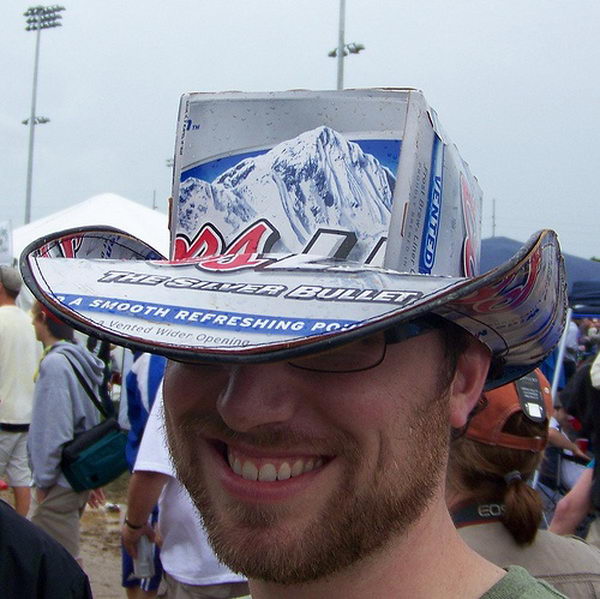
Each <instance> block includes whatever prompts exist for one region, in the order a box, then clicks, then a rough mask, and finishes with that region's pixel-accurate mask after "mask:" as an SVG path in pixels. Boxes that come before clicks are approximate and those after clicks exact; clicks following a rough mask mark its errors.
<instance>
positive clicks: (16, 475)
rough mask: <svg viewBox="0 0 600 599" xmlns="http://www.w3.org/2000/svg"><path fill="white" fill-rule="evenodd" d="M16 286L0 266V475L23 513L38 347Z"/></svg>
mask: <svg viewBox="0 0 600 599" xmlns="http://www.w3.org/2000/svg"><path fill="white" fill-rule="evenodd" d="M20 290H21V277H20V276H19V273H18V272H17V271H16V270H15V269H14V268H11V267H9V266H0V478H3V477H6V479H7V481H8V484H9V486H10V487H12V491H13V493H14V499H15V509H16V511H17V513H18V514H20V515H21V516H26V515H27V512H28V510H29V502H30V492H29V486H30V484H31V472H30V470H29V464H28V462H27V431H28V430H29V423H30V421H31V405H32V402H33V375H34V373H35V370H36V368H37V364H38V359H39V355H40V351H39V347H38V346H39V344H38V343H37V342H36V340H35V334H34V331H33V327H32V326H31V320H30V318H29V316H28V315H27V314H25V312H23V310H21V309H20V308H19V307H17V305H16V299H17V296H18V295H19V291H20Z"/></svg>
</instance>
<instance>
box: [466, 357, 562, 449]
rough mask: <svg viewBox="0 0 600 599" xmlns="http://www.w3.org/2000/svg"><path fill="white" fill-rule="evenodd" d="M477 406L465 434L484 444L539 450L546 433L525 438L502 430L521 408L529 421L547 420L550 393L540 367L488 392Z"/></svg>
mask: <svg viewBox="0 0 600 599" xmlns="http://www.w3.org/2000/svg"><path fill="white" fill-rule="evenodd" d="M479 402H480V403H479V407H480V409H479V410H478V411H477V412H476V413H475V415H474V416H473V417H472V418H471V420H470V422H469V424H468V427H467V431H466V433H465V436H466V437H467V438H469V439H472V440H473V441H478V442H479V443H484V444H486V445H496V446H499V447H507V448H509V449H521V450H524V451H542V450H543V449H544V447H545V446H546V442H547V435H545V436H543V437H542V436H535V437H524V436H521V435H515V434H513V433H507V432H504V430H503V429H504V427H505V425H506V423H507V421H508V419H509V418H510V417H511V416H512V415H513V414H515V413H517V412H519V411H521V412H523V414H524V415H525V416H526V417H527V418H528V419H529V420H531V421H532V422H539V423H543V422H549V421H550V417H551V416H552V393H551V391H550V383H549V382H548V379H546V377H545V376H544V375H543V374H542V373H541V371H540V370H539V369H536V370H534V371H533V372H531V373H529V374H528V375H526V376H524V377H522V378H520V379H517V380H516V381H514V382H512V383H509V384H508V385H503V386H502V387H498V388H497V389H494V390H493V391H488V392H486V393H484V394H483V395H482V396H481V399H480V400H479Z"/></svg>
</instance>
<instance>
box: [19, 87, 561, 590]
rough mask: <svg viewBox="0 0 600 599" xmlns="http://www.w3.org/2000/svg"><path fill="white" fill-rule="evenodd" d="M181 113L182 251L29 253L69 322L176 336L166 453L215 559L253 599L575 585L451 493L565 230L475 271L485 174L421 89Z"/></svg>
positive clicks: (50, 243)
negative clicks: (471, 514)
mask: <svg viewBox="0 0 600 599" xmlns="http://www.w3.org/2000/svg"><path fill="white" fill-rule="evenodd" d="M180 116H181V118H180V126H179V130H178V139H177V142H176V148H177V152H176V166H175V176H174V182H175V184H174V190H173V197H174V198H175V201H173V202H172V214H171V221H170V222H171V228H172V230H171V239H172V250H171V256H170V258H171V260H169V261H167V260H158V261H152V258H153V257H154V256H156V253H154V252H153V251H152V250H151V248H148V247H147V246H145V245H144V244H143V243H141V242H139V241H138V240H135V239H134V238H132V237H131V236H130V235H128V234H125V233H120V234H119V233H118V232H115V231H114V230H112V231H109V230H105V231H102V230H100V229H94V230H87V231H83V232H81V231H69V232H63V233H62V234H57V235H56V236H55V237H54V238H52V239H45V240H44V241H43V242H40V243H39V244H38V247H37V248H36V249H35V250H34V251H33V252H31V253H30V254H29V255H28V256H25V257H24V258H23V261H22V267H23V269H24V273H26V275H27V280H28V281H29V282H30V284H31V285H32V288H33V289H35V291H36V293H38V294H39V296H40V297H43V298H44V301H45V303H47V304H48V305H49V306H51V308H52V310H54V311H56V312H57V313H60V314H61V315H63V316H64V317H65V318H68V319H69V321H70V322H73V323H74V324H76V325H77V326H79V327H80V328H82V329H85V330H90V331H94V332H95V334H98V335H100V336H103V337H105V338H107V339H110V340H113V341H114V342H117V343H118V342H119V340H120V341H121V342H126V343H128V344H129V345H131V346H133V347H140V348H148V349H151V350H152V351H158V352H160V353H162V354H164V355H167V356H168V357H170V358H171V362H170V364H169V366H168V367H167V372H166V375H165V382H164V402H165V422H166V429H167V433H168V440H169V445H170V449H171V454H172V456H173V459H174V462H175V466H176V470H177V474H178V477H179V479H180V480H181V481H182V482H183V484H184V485H185V487H186V488H187V490H188V492H189V493H190V495H191V497H192V499H193V501H194V502H195V504H196V506H197V507H198V508H199V510H200V512H201V513H202V517H203V520H204V525H205V527H206V529H207V531H208V535H209V539H210V541H211V543H212V545H213V547H214V549H215V551H216V553H217V555H218V556H219V558H220V559H221V560H223V561H224V562H225V563H226V564H227V565H228V566H229V567H231V568H232V569H233V570H235V571H239V572H242V573H243V574H245V575H246V576H247V577H248V578H249V582H250V589H251V592H252V596H253V597H254V599H271V598H275V597H277V598H279V597H286V598H288V597H289V598H304V597H344V598H348V599H352V598H354V597H365V596H374V597H400V596H402V597H427V598H438V597H464V598H472V599H475V598H478V597H485V599H492V598H495V597H529V598H533V597H557V596H560V594H558V593H557V592H556V591H554V590H552V589H550V588H549V587H547V586H546V585H545V584H544V583H541V582H537V581H535V580H534V579H532V578H531V577H530V576H529V575H528V574H527V573H526V572H525V571H524V570H521V569H519V568H512V569H510V570H509V571H508V572H506V571H505V570H502V569H501V568H498V567H497V566H494V565H492V564H491V563H489V562H487V561H486V560H484V559H483V558H481V557H480V556H478V555H477V554H476V553H474V552H473V551H472V550H470V549H469V548H468V547H467V546H466V545H465V544H464V543H463V541H462V540H461V539H460V537H459V535H458V533H457V532H456V530H455V528H454V526H453V524H452V520H451V519H450V516H449V514H448V510H447V508H446V506H445V502H444V478H445V467H446V461H447V456H448V443H449V437H450V432H451V429H456V430H459V431H460V430H461V429H462V428H464V426H465V424H466V423H467V421H468V418H469V414H470V413H471V410H472V409H473V408H474V406H475V404H476V403H477V401H478V399H479V397H480V395H481V390H482V387H483V385H484V383H486V379H487V385H488V386H489V387H490V388H491V387H494V386H499V385H501V384H503V383H506V382H509V381H511V380H514V379H516V378H518V377H520V376H522V375H524V374H526V373H527V372H529V371H531V370H532V369H533V368H535V366H537V365H538V364H539V363H540V362H541V361H542V360H543V359H544V357H545V356H546V355H547V354H548V353H549V352H550V351H551V350H552V347H553V346H554V345H555V344H556V342H557V341H558V339H559V336H560V333H561V330H562V324H563V321H564V314H565V287H564V274H563V272H562V267H561V258H560V253H559V250H558V246H557V242H556V237H555V235H554V234H553V233H552V232H542V233H540V234H538V235H537V236H536V237H534V238H532V239H531V240H530V242H529V243H528V244H527V245H526V246H524V248H522V250H521V251H520V252H519V254H518V255H517V256H515V257H514V258H513V259H512V260H511V261H509V262H508V263H506V264H504V265H503V266H502V267H500V268H498V269H496V270H494V271H491V272H488V273H486V274H484V275H482V276H479V277H477V276H475V275H476V274H477V272H478V263H479V222H480V220H479V214H480V200H481V194H480V191H479V187H478V185H477V182H476V180H475V179H474V177H473V176H472V175H471V174H470V172H469V169H468V166H467V165H466V164H465V163H464V162H463V161H462V159H461V158H460V156H459V155H458V152H457V150H456V147H455V146H453V145H452V144H451V143H449V141H448V139H447V138H446V137H445V136H444V134H443V133H442V131H441V128H440V126H439V122H438V118H437V115H436V114H435V113H434V112H433V111H432V110H431V109H429V107H428V106H427V104H426V103H425V101H424V99H423V97H422V95H421V94H420V92H417V91H414V90H348V91H344V92H307V91H293V92H278V93H265V94H258V93H257V94H248V95H245V94H239V93H225V94H189V95H185V96H184V97H183V99H182V102H181V113H180ZM74 247H75V248H76V249H75V251H74V252H73V251H72V249H73V248H74ZM65 248H66V249H67V250H68V252H67V251H65ZM148 259H150V262H148ZM74 272H76V273H77V275H76V276H73V275H72V273H74ZM67 273H71V276H67ZM490 364H491V366H490ZM136 524H139V522H138V523H136Z"/></svg>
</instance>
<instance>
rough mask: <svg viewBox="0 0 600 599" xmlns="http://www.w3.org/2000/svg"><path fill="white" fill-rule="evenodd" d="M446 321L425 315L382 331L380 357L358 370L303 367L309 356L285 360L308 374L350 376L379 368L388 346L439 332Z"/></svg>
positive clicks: (434, 315)
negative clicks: (319, 373)
mask: <svg viewBox="0 0 600 599" xmlns="http://www.w3.org/2000/svg"><path fill="white" fill-rule="evenodd" d="M445 323H446V321H445V320H444V319H443V318H441V317H440V316H437V315H436V314H427V315H425V316H421V317H417V318H414V319H412V320H409V321H407V322H401V323H399V324H396V325H393V326H391V327H389V328H387V329H385V330H384V331H383V335H384V336H383V344H382V351H381V355H380V356H379V357H378V358H377V360H375V361H374V362H372V363H369V364H368V365H366V366H361V367H359V368H348V369H339V370H338V369H335V370H332V369H327V368H315V367H310V366H305V365H303V364H302V363H301V362H302V361H303V360H305V359H306V358H310V357H311V355H310V354H309V355H308V356H302V357H300V358H296V359H292V360H287V363H288V364H289V365H290V366H292V367H293V368H298V369H299V370H306V371H308V372H321V373H330V374H350V373H353V372H363V371H365V370H371V369H372V368H376V367H377V366H379V365H380V364H381V363H382V362H383V361H384V360H385V356H386V348H387V346H388V345H393V344H395V343H402V341H406V340H408V339H412V338H413V337H418V336H420V335H424V334H425V333H428V332H430V331H434V330H439V329H441V328H442V327H443V326H445ZM343 348H344V346H343V345H341V346H339V347H336V348H333V349H332V350H331V351H332V352H336V351H340V350H342V351H343ZM326 352H327V350H326V351H325V352H317V354H313V357H315V356H318V355H319V354H323V353H326Z"/></svg>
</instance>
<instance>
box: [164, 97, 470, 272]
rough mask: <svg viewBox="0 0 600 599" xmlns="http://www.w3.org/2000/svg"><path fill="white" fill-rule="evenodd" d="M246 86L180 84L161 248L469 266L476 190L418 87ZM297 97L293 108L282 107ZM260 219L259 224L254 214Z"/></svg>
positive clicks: (421, 267) (414, 267) (446, 268)
mask: <svg viewBox="0 0 600 599" xmlns="http://www.w3.org/2000/svg"><path fill="white" fill-rule="evenodd" d="M251 96H252V97H251V98H248V95H247V94H244V96H243V97H241V96H240V94H234V93H230V94H227V93H226V94H187V95H186V96H184V97H183V100H182V114H181V115H180V120H181V122H182V123H184V124H185V126H184V127H182V128H181V130H180V136H179V139H178V144H177V147H178V148H180V151H179V153H178V154H177V156H176V160H175V176H174V181H175V185H174V196H173V197H174V198H177V201H175V202H173V205H172V210H173V214H172V219H171V222H172V223H173V225H174V226H173V229H172V252H171V257H172V258H173V259H175V260H182V259H186V258H196V257H202V256H208V255H210V254H211V253H212V254H227V253H233V251H236V252H237V253H242V252H243V251H248V249H249V248H250V249H256V248H261V249H262V250H263V251H265V250H268V251H270V252H272V253H275V254H290V253H310V254H312V255H320V256H325V257H329V258H335V259H337V260H348V261H351V262H358V263H368V264H370V265H372V266H384V267H386V268H391V269H393V270H396V271H399V272H409V273H421V274H439V275H448V276H455V277H461V276H473V275H474V274H477V272H478V262H479V228H480V216H479V215H480V202H481V193H480V191H479V187H478V186H477V184H476V181H475V179H474V178H473V177H472V176H471V175H470V172H469V169H468V166H467V165H466V164H465V163H464V162H463V161H462V160H461V159H460V157H459V156H458V153H457V152H456V150H455V148H454V146H452V145H451V144H449V143H448V142H447V140H446V141H444V140H442V137H441V135H442V134H441V131H440V130H439V126H438V127H437V128H436V125H434V123H437V119H436V117H435V115H434V113H433V111H431V109H429V108H428V107H427V105H426V103H425V100H424V99H423V97H422V94H421V93H420V92H417V91H414V90H413V91H407V90H404V91H389V90H387V91H384V90H355V91H352V92H348V93H347V94H346V93H344V94H339V93H335V92H318V93H316V92H313V93H311V92H279V93H270V94H253V95H251ZM249 99H250V100H252V101H251V102H249V101H248V100H249ZM348 100H351V102H349V101H348ZM299 101H301V102H302V110H293V109H292V107H294V106H297V105H298V102H299ZM379 111H383V112H384V113H385V115H383V116H381V117H378V116H377V114H378V112H379ZM356 112H360V113H361V117H363V118H361V125H362V127H361V130H358V131H357V130H356V120H355V119H352V118H350V117H351V116H352V114H355V113H356ZM216 119H219V120H220V122H219V124H220V128H219V131H218V133H219V135H217V132H216V131H215V130H214V121H215V120H216ZM269 119H270V121H269ZM267 122H269V125H270V126H269V127H265V128H260V127H256V123H267ZM252 124H253V125H252ZM223 137H226V138H227V139H229V140H232V139H233V140H235V144H233V146H234V147H231V145H230V146H229V147H227V146H225V145H224V144H223V142H222V138H223ZM260 220H263V221H266V222H267V223H268V227H267V229H265V230H263V232H262V235H263V237H258V232H257V231H256V230H255V229H254V228H253V226H254V225H255V224H256V223H257V222H259V221H260ZM244 235H246V237H244ZM199 240H202V243H198V241H199ZM232 248H234V250H232ZM248 253H251V251H249V252H248Z"/></svg>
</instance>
